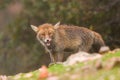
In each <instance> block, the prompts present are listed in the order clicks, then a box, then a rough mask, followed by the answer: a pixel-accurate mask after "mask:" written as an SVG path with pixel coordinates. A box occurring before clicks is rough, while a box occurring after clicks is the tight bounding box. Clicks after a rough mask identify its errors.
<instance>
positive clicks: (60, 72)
mask: <svg viewBox="0 0 120 80" xmlns="http://www.w3.org/2000/svg"><path fill="white" fill-rule="evenodd" d="M113 57H119V58H120V51H117V52H115V53H114V54H111V53H108V54H105V55H104V56H103V57H102V59H101V62H102V63H105V62H106V61H107V60H109V59H111V58H113ZM95 62H96V60H95V61H89V62H87V63H83V62H82V63H78V64H75V65H72V66H63V65H62V64H55V65H52V66H50V67H49V68H48V71H49V73H51V75H52V76H53V75H54V76H56V77H57V78H59V80H120V76H119V75H120V66H118V67H114V68H112V69H108V70H107V69H104V68H102V69H98V70H97V69H96V68H95ZM107 64H109V63H107ZM119 64H120V63H119ZM39 74H40V71H39V70H36V71H33V72H29V73H20V74H17V75H15V76H9V78H11V79H13V80H38V78H39Z"/></svg>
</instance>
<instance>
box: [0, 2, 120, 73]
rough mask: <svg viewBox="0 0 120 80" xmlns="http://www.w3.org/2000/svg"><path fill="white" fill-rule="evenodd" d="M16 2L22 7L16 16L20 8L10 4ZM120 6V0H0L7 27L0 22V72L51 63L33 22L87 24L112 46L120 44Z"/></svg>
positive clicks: (34, 67) (24, 69)
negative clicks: (33, 26) (33, 28)
mask: <svg viewBox="0 0 120 80" xmlns="http://www.w3.org/2000/svg"><path fill="white" fill-rule="evenodd" d="M16 3H17V5H18V4H20V5H21V6H22V9H21V11H20V12H19V14H17V15H16V16H15V12H17V10H18V8H17V7H11V6H14V5H16ZM119 6H120V0H1V1H0V11H1V12H2V11H3V14H4V15H5V17H3V19H2V20H1V18H2V16H3V15H1V14H0V16H1V17H0V21H3V22H4V23H3V24H4V26H3V25H1V24H2V22H0V74H6V75H13V74H16V73H19V72H28V71H31V70H35V69H38V68H39V67H40V66H41V65H42V64H45V65H47V64H48V63H49V62H50V61H49V56H48V55H47V54H44V53H45V52H44V49H43V47H42V46H41V45H40V44H39V42H38V41H37V40H36V37H35V33H34V32H33V31H32V29H31V28H30V25H31V24H34V25H36V26H37V25H40V24H43V23H52V24H55V23H56V22H58V21H61V23H62V24H68V25H69V24H70V25H78V26H84V27H87V28H89V29H92V30H94V31H97V32H99V33H100V34H101V35H102V36H103V38H104V40H105V42H106V44H107V45H108V46H110V48H111V49H114V48H117V47H120V35H119V34H120V31H119V30H120V10H119ZM9 8H10V10H12V11H13V12H14V14H12V13H10V10H9ZM15 8H17V9H15ZM14 10H15V11H14ZM1 12H0V13H1ZM5 13H6V14H5ZM11 17H14V18H11ZM5 22H6V23H5ZM5 24H6V25H5ZM46 56H47V57H46Z"/></svg>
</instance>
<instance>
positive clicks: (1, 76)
mask: <svg viewBox="0 0 120 80" xmlns="http://www.w3.org/2000/svg"><path fill="white" fill-rule="evenodd" d="M0 80H8V78H7V76H5V75H0Z"/></svg>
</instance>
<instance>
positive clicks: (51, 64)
mask: <svg viewBox="0 0 120 80" xmlns="http://www.w3.org/2000/svg"><path fill="white" fill-rule="evenodd" d="M56 64H63V63H62V62H54V63H50V64H49V66H53V65H56Z"/></svg>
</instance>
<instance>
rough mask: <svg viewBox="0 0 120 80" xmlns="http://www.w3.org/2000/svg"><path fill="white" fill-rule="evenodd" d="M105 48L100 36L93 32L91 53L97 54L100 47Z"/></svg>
mask: <svg viewBox="0 0 120 80" xmlns="http://www.w3.org/2000/svg"><path fill="white" fill-rule="evenodd" d="M104 46H106V45H105V43H104V40H103V39H102V36H101V35H100V34H98V33H96V32H94V42H93V49H94V50H93V51H94V52H99V51H100V48H101V47H104Z"/></svg>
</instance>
